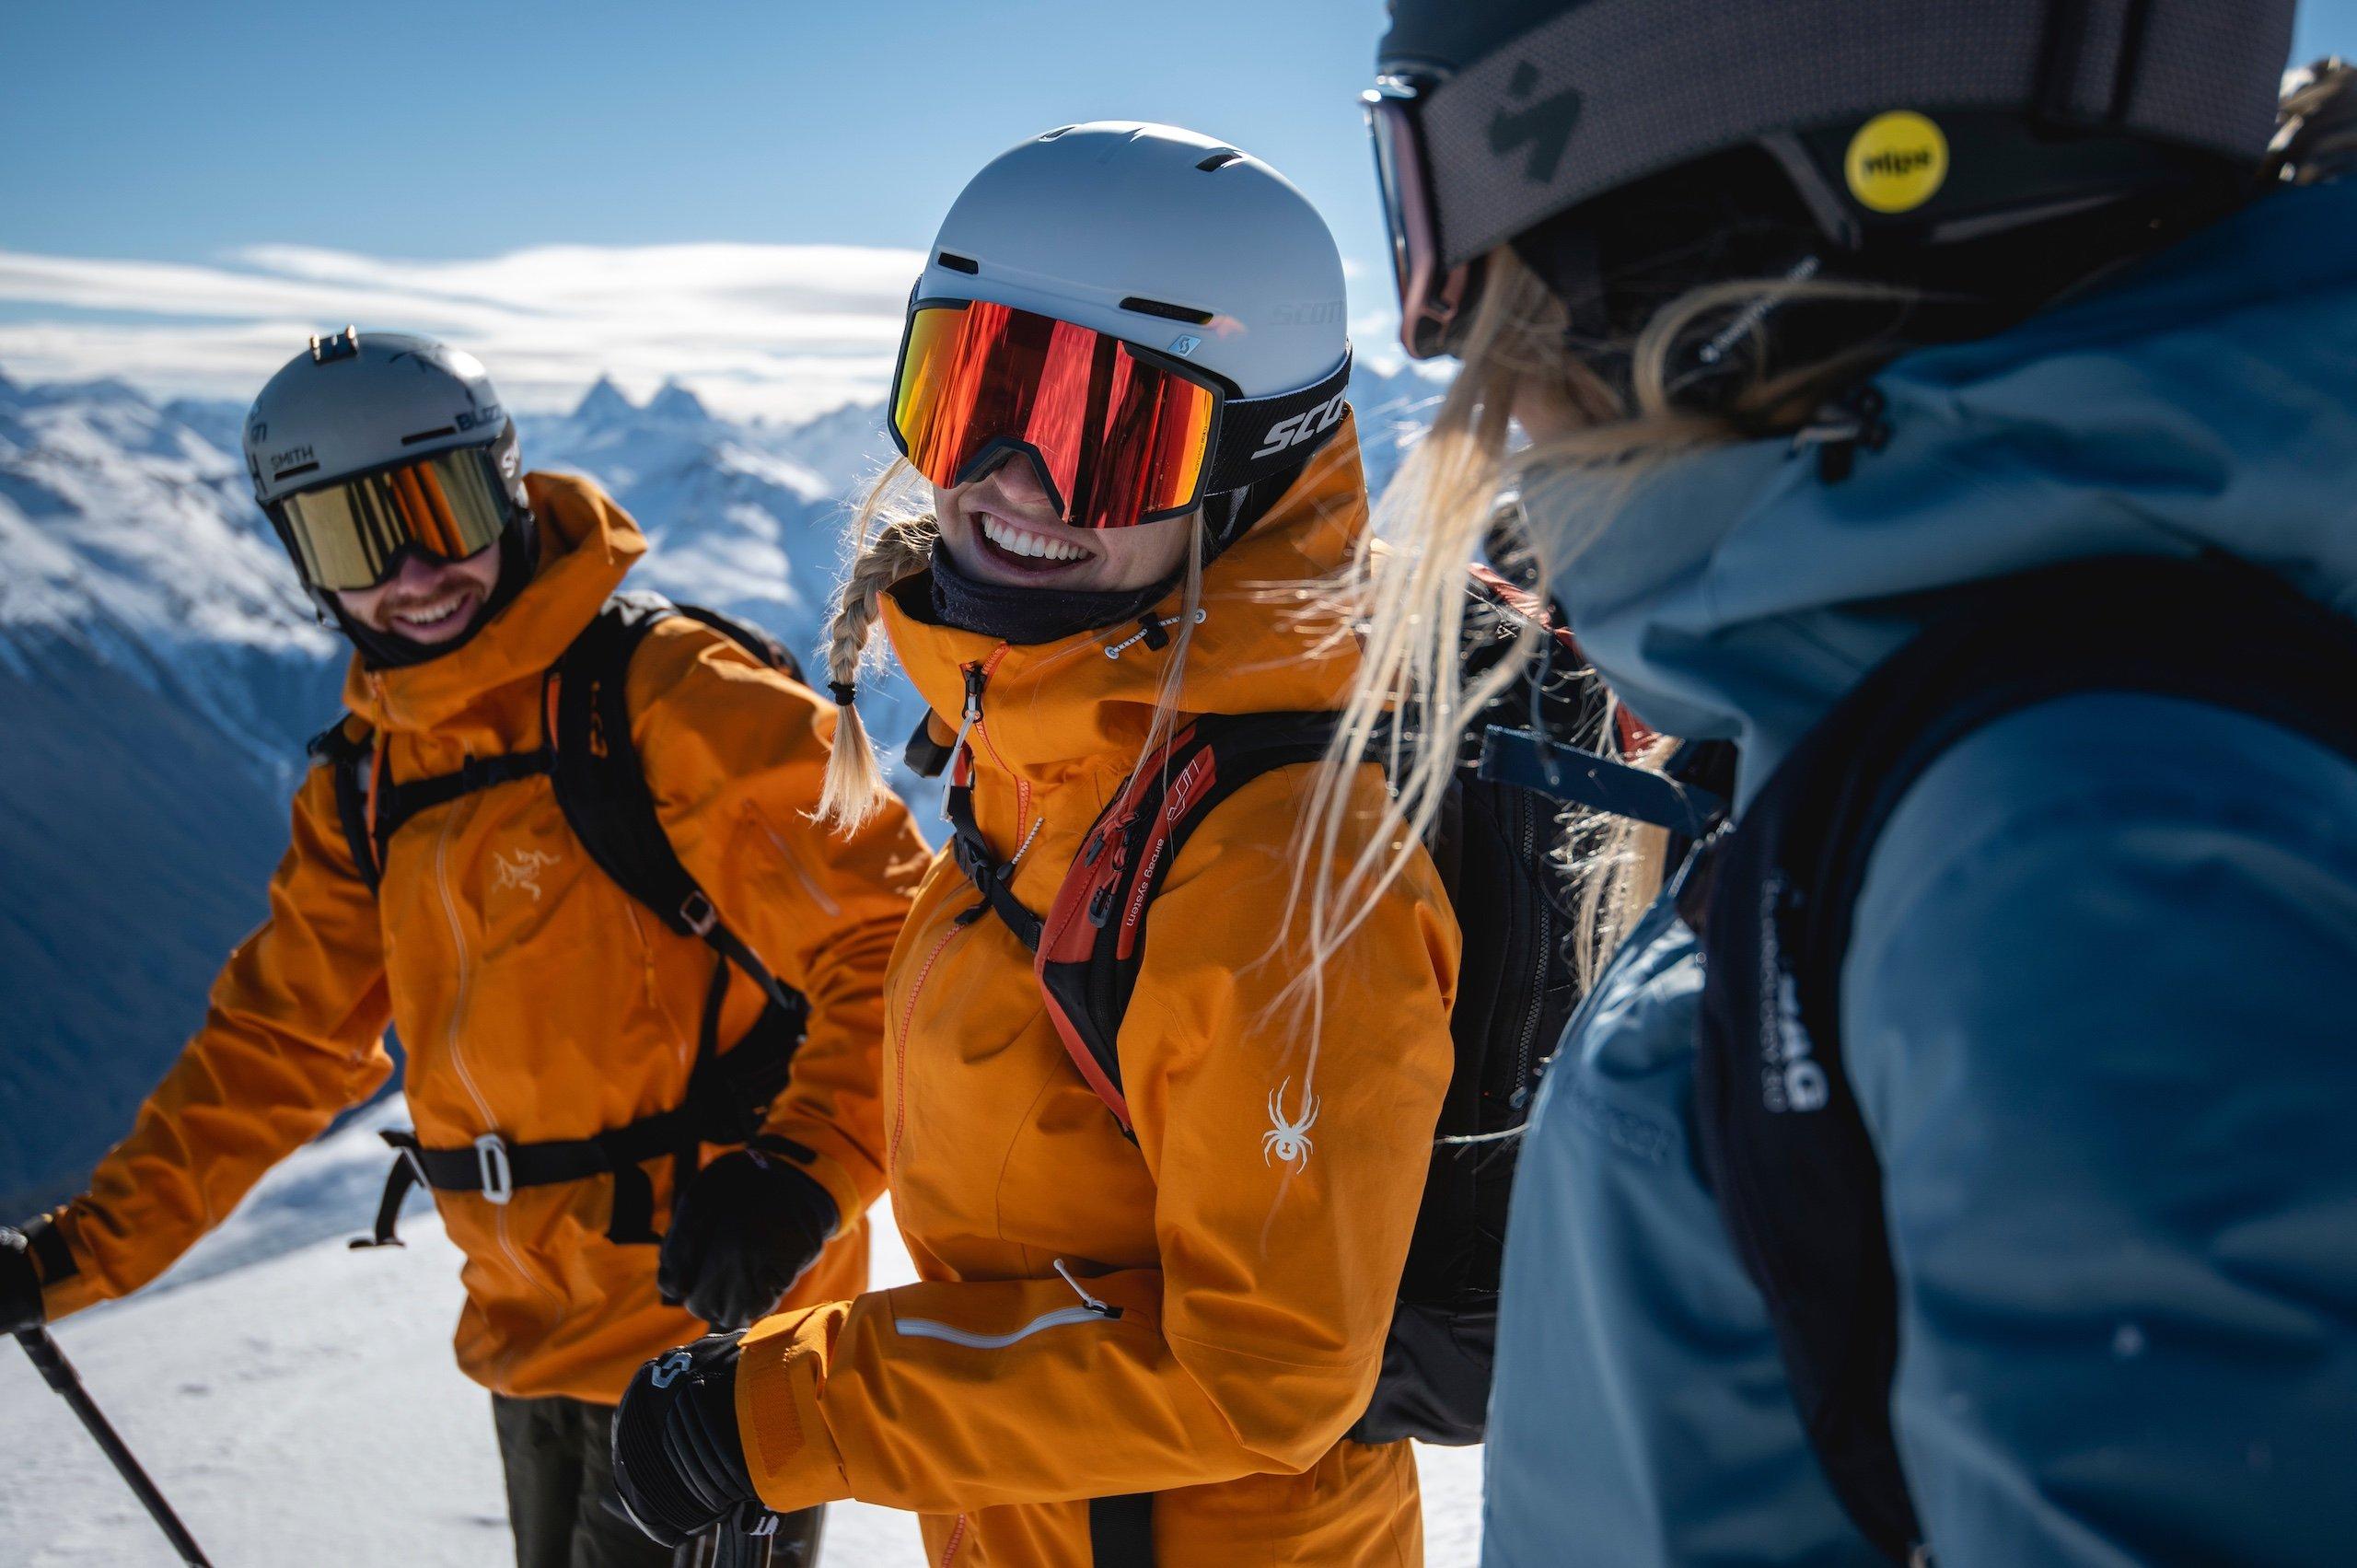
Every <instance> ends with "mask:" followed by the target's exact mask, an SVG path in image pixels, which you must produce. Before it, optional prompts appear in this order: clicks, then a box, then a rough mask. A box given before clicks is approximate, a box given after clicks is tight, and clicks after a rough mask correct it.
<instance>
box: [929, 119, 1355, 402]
mask: <svg viewBox="0 0 2357 1568" xmlns="http://www.w3.org/2000/svg"><path fill="white" fill-rule="evenodd" d="M915 297H916V298H918V299H977V300H987V301H990V302H992V303H994V304H999V305H1005V306H1011V307H1013V308H1016V309H1019V310H1028V311H1032V312H1034V313H1036V314H1039V315H1042V316H1052V317H1054V318H1056V319H1059V320H1065V321H1071V322H1074V323H1075V324H1076V325H1079V326H1084V327H1090V328H1094V329H1095V330H1097V331H1101V332H1107V333H1109V334H1111V335H1112V336H1114V337H1118V338H1120V339H1122V340H1123V341H1125V342H1128V343H1136V344H1138V345H1139V346H1141V347H1144V348H1147V349H1152V350H1155V351H1156V352H1157V353H1161V354H1169V355H1171V356H1172V357H1175V358H1179V359H1183V360H1185V361H1186V362H1187V363H1189V364H1190V365H1193V366H1199V367H1201V368H1202V369H1204V370H1208V371H1210V372H1212V373H1213V375H1215V376H1218V377H1223V378H1225V380H1227V381H1228V382H1230V383H1232V384H1233V385H1234V387H1235V389H1236V391H1237V394H1238V395H1240V396H1242V397H1246V398H1264V397H1271V396H1274V395H1277V394H1280V393H1286V392H1294V391H1298V390H1300V389H1303V388H1306V387H1309V386H1311V385H1313V384H1316V383H1318V382H1320V381H1323V380H1325V379H1327V378H1329V377H1331V376H1332V375H1333V374H1334V372H1335V369H1336V367H1337V366H1340V365H1341V363H1342V362H1343V360H1344V358H1345V357H1346V356H1347V355H1348V354H1349V353H1350V346H1351V345H1350V331H1349V326H1348V322H1347V316H1348V311H1347V308H1346V306H1345V302H1344V297H1343V288H1342V258H1341V252H1340V251H1338V250H1336V249H1335V246H1334V237H1333V235H1332V234H1331V233H1329V231H1328V230H1327V227H1326V221H1325V219H1323V218H1321V217H1319V216H1318V209H1317V208H1315V207H1313V206H1311V205H1310V203H1309V199H1308V198H1307V197H1306V196H1304V195H1303V194H1302V193H1301V192H1299V191H1298V190H1296V189H1295V187H1294V185H1293V182H1292V181H1290V180H1287V179H1285V177H1284V176H1283V175H1282V174H1279V173H1278V172H1277V171H1276V170H1275V169H1273V168H1270V167H1269V166H1268V165H1267V164H1265V163H1262V162H1261V161H1260V159H1259V158H1256V157H1251V156H1250V155H1249V154H1247V153H1243V152H1239V151H1237V149H1236V148H1234V147H1232V146H1229V145H1226V144H1225V143H1224V142H1216V141H1213V140H1212V139H1211V138H1210V137H1208V136H1204V135H1201V134H1197V133H1195V132H1193V131H1182V130H1180V129H1179V128H1178V127H1177V126H1173V125H1147V124H1139V123H1134V122H1125V121H1097V122H1091V123H1089V124H1086V125H1067V126H1064V127H1063V128H1062V129H1061V130H1055V131H1050V132H1048V133H1047V134H1045V135H1041V136H1035V137H1033V138H1032V139H1031V140H1029V141H1028V142H1024V143H1022V144H1021V145H1017V146H1015V147H1012V148H1010V149H1008V150H1007V151H1006V152H1004V153H1002V154H1001V155H999V157H996V158H994V159H993V160H992V161H991V163H990V164H989V166H988V167H986V168H983V170H982V171H981V173H980V174H977V175H976V176H974V178H973V179H972V180H969V181H968V182H967V185H966V189H965V190H964V191H962V192H959V193H958V200H957V203H955V204H954V205H953V206H951V208H950V209H949V215H948V216H947V217H946V218H944V219H943V220H942V224H941V232H940V233H939V234H938V235H937V236H936V237H935V239H934V242H933V252H932V254H931V256H930V257H929V258H928V260H927V261H926V263H925V269H924V273H923V277H921V278H920V279H919V280H918V283H917V288H916V296H915Z"/></svg>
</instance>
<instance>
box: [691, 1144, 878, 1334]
mask: <svg viewBox="0 0 2357 1568" xmlns="http://www.w3.org/2000/svg"><path fill="white" fill-rule="evenodd" d="M839 1218H840V1216H839V1215H838V1214H836V1213H835V1201H834V1200H833V1199H832V1198H830V1197H828V1196H827V1190H826V1189H825V1188H824V1187H821V1186H819V1183H818V1182H817V1181H815V1180H813V1179H811V1178H810V1177H809V1176H807V1174H805V1173H804V1172H803V1171H801V1170H800V1169H798V1168H796V1167H795V1166H793V1165H790V1164H788V1163H787V1162H786V1161H784V1160H783V1159H780V1158H776V1157H774V1156H770V1155H766V1154H763V1153H762V1152H761V1151H760V1150H758V1149H738V1150H737V1151H736V1152H735V1153H733V1154H726V1155H723V1156H720V1157H719V1158H718V1159H716V1160H714V1161H713V1162H712V1163H711V1164H710V1165H708V1166H706V1167H703V1168H702V1170H700V1171H698V1172H697V1173H696V1178H695V1179H694V1180H693V1181H691V1182H689V1183H688V1190H687V1191H685V1192H684V1193H682V1194H680V1197H679V1203H678V1204H677V1206H676V1207H674V1209H673V1210H672V1213H671V1229H670V1233H669V1234H668V1235H667V1236H665V1237H663V1256H662V1260H661V1261H660V1262H659V1263H657V1264H656V1270H655V1288H656V1290H657V1291H659V1292H660V1293H662V1296H663V1299H664V1300H665V1301H668V1302H672V1303H684V1304H685V1305H686V1307H687V1309H688V1310H689V1311H691V1312H692V1313H694V1314H695V1315H696V1316H697V1317H699V1318H702V1319H703V1320H704V1321H705V1322H707V1323H710V1324H711V1325H712V1326H713V1327H714V1328H715V1329H720V1330H728V1329H741V1328H744V1327H745V1326H746V1325H747V1324H749V1323H750V1322H752V1321H753V1320H754V1319H756V1318H763V1317H766V1316H768V1315H769V1314H770V1313H771V1312H772V1311H774V1310H776V1308H777V1304H778V1302H779V1301H780V1300H782V1299H783V1298H784V1295H785V1293H786V1292H787V1291H789V1290H791V1289H793V1288H794V1282H795V1281H796V1280H798V1279H800V1278H801V1277H802V1275H803V1273H804V1272H805V1271H806V1270H807V1269H808V1268H809V1267H810V1265H811V1264H813V1263H815V1262H817V1261H818V1260H819V1249H820V1248H822V1247H824V1246H826V1244H827V1238H828V1237H830V1236H832V1235H834V1234H835V1225H836V1223H837V1221H838V1219H839Z"/></svg>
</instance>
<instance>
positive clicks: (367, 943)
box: [43, 768, 392, 1318]
mask: <svg viewBox="0 0 2357 1568" xmlns="http://www.w3.org/2000/svg"><path fill="white" fill-rule="evenodd" d="M390 1012H391V1009H390V1005H389V1003H388V1001H387V1000H386V990H385V976H384V955H383V935H382V932H381V929H380V927H379V925H378V923H377V901H376V899H375V898H374V896H373V895H371V894H370V892H369V890H368V889H367V887H366V884H365V883H363V882H362V881H361V880H360V877H359V876H358V874H357V873H356V872H355V871H354V867H353V864H352V855H351V854H350V852H349V851H348V850H347V849H346V848H345V845H344V839H343V829H342V828H341V826H340V825H339V824H338V821H337V818H336V809H335V794H334V788H333V784H332V782H331V778H330V776H329V773H328V771H327V770H326V769H324V768H314V769H312V770H311V772H310V774H309V776H308V777H307V778H306V779H305V780H304V781H303V784H302V787H301V789H300V790H298V791H297V792H296V796H295V810H294V832H293V836H292V839H291V841H290V842H289V843H288V845H287V850H286V855H285V858H284V859H283V860H281V861H280V862H279V864H278V870H277V873H276V874H275V875H274V876H273V877H272V878H271V883H270V916H269V918H268V919H267V920H265V921H264V922H263V923H261V926H260V927H259V928H258V929H257V930H256V931H255V932H254V933H253V935H250V936H248V937H247V938H246V939H245V940H244V941H243V942H241V943H239V944H238V948H237V950H236V951H235V952H233V953H231V954H230V955H229V961H228V963H227V964H226V966H224V967H223V969H222V970H221V974H220V978H218V979H217V980H215V981H214V983H213V995H212V1003H211V1006H210V1009H209V1010H208V1012H207V1013H206V1016H205V1020H204V1027H203V1028H202V1029H200V1030H198V1032H197V1034H196V1036H195V1038H194V1039H192V1040H190V1041H189V1043H188V1046H187V1049H185V1050H183V1051H181V1052H180V1060H179V1061H177V1062H175V1063H173V1064H172V1068H171V1071H170V1072H169V1073H168V1074H165V1077H164V1081H163V1082H162V1083H161V1084H159V1085H158V1086H157V1088H156V1090H155V1092H154V1093H153V1094H151V1095H149V1096H148V1097H147V1100H146V1103H145V1104H144V1105H142V1106H141V1107H140V1108H139V1115H138V1119H137V1120H136V1121H134V1123H133V1126H132V1131H131V1135H130V1136H129V1137H127V1138H125V1139H123V1141H122V1143H120V1144H116V1145H115V1146H114V1148H113V1149H112V1150H110V1152H109V1153H108V1155H107V1156H106V1157H105V1158H104V1159H103V1160H101V1161H99V1167H98V1169H97V1171H96V1172H95V1173H94V1174H93V1175H92V1176H91V1179H90V1187H89V1191H87V1192H86V1193H84V1194H83V1195H82V1196H81V1197H79V1198H76V1199H75V1200H74V1201H73V1202H70V1203H68V1204H66V1205H65V1207H64V1209H62V1210H60V1211H59V1215H58V1228H59V1232H60V1234H61V1235H63V1236H64V1238H65V1242H66V1245H67V1246H68V1248H70V1249H72V1252H73V1256H74V1263H75V1269H76V1271H77V1272H75V1274H74V1275H72V1276H71V1277H69V1278H67V1279H64V1280H57V1281H52V1282H50V1283H48V1284H47V1286H46V1287H45V1289H44V1292H43V1301H44V1305H45V1307H46V1308H47V1310H48V1312H49V1315H50V1316H51V1317H52V1318H56V1317H61V1316H63V1315H64V1314H65V1313H68V1312H74V1311H78V1310H79V1309H81V1308H82V1307H87V1306H89V1305H90V1304H91V1303H93V1302H97V1301H106V1300H110V1299H112V1298H113V1297H116V1296H119V1295H127V1294H129V1293H130V1292H132V1291H134V1290H137V1289H138V1288H139V1287H140V1286H142V1285H144V1284H145V1283H147V1282H148V1281H149V1280H152V1279H154V1278H155V1277H156V1276H157V1274H159V1273H161V1272H164V1270H165V1269H167V1268H168V1267H169V1266H170V1265H171V1263H172V1261H173V1260H174V1259H176V1258H178V1257H179V1256H180V1254H181V1253H182V1252H185V1251H186V1250H188V1249H189V1248H190V1246H191V1245H192V1244H193V1243H194V1242H195V1241H196V1239H197V1238H198V1237H201V1236H203V1234H204V1233H205V1232H206V1231H208V1230H210V1229H212V1228H213V1227H214V1226H215V1225H218V1224H220V1223H221V1221H222V1220H224V1219H226V1217H228V1214H229V1211H230V1210H231V1209H233V1208H235V1207H236V1206H237V1204H238V1200H239V1199H240V1198H242V1197H244V1196H245V1195H246V1192H247V1191H248V1190H249V1189H250V1188H251V1187H252V1186H253V1184H254V1183H255V1182H256V1181H258V1180H260V1179H261V1176H262V1173H263V1172H265V1171H267V1170H268V1169H269V1168H270V1167H272V1166H273V1165H275V1164H277V1163H278V1161H280V1160H281V1159H283V1158H284V1157H285V1156H287V1155H289V1154H292V1153H293V1152H294V1151H295V1150H296V1149H298V1148H300V1147H301V1146H302V1145H303V1144H307V1143H308V1142H309V1141H310V1140H311V1139H313V1138H315V1137H317V1136H318V1135H319V1133H320V1132H323V1131H325V1129H326V1128H327V1125H328V1123H329V1122H331V1121H333V1120H334V1119H335V1116H336V1113H337V1112H338V1111H340V1110H343V1109H345V1108H346V1107H348V1106H352V1105H356V1104H358V1103H359V1102H360V1101H362V1100H364V1099H366V1098H368V1097H369V1096H370V1095H371V1094H374V1093H375V1092H376V1091H377V1088H378V1087H379V1086H381V1085H383V1083H384V1082H385V1079H386V1078H387V1077H388V1076H389V1075H390V1074H391V1072H392V1061H391V1059H390V1058H389V1057H388V1056H387V1055H386V1053H385V1047H384V1032H385V1025H386V1023H387V1021H388V1019H389V1016H390Z"/></svg>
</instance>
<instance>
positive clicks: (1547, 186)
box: [1368, 0, 2294, 354]
mask: <svg viewBox="0 0 2357 1568" xmlns="http://www.w3.org/2000/svg"><path fill="white" fill-rule="evenodd" d="M2293 9H2294V3H2293V0H1907V3H1906V4H1898V3H1896V0H1775V3H1774V4H1765V3H1758V0H1742V3H1736V4H1729V3H1728V0H1490V3H1487V4H1480V5H1470V4H1467V3H1465V0H1393V4H1392V6H1391V17H1390V28H1389V30H1388V31H1387V33H1386V35H1385V36H1384V39H1383V41H1382V43H1381V45H1380V47H1379V48H1378V51H1377V55H1376V70H1377V75H1378V79H1379V86H1378V87H1377V90H1376V93H1373V94H1370V95H1368V96H1369V99H1370V100H1371V103H1370V107H1371V112H1373V113H1374V114H1375V115H1376V139H1377V153H1378V160H1379V162H1380V163H1381V164H1382V166H1383V172H1384V176H1385V187H1386V192H1385V193H1386V199H1387V206H1388V208H1389V209H1390V213H1391V217H1392V223H1393V238H1394V259H1395V261H1397V262H1398V263H1399V274H1400V276H1399V281H1400V285H1401V294H1402V303H1403V313H1404V314H1405V315H1406V317H1407V320H1406V322H1405V325H1404V326H1403V336H1404V337H1405V338H1406V339H1407V340H1408V344H1409V347H1410V349H1411V352H1416V353H1419V354H1433V353H1436V352H1440V351H1441V350H1442V348H1443V346H1444V343H1445V341H1446V339H1447V338H1448V336H1449V335H1450V332H1451V331H1452V329H1453V327H1454V325H1455V324H1456V323H1457V321H1458V320H1461V318H1462V314H1463V309H1462V308H1463V306H1464V305H1465V304H1467V303H1469V297H1470V287H1471V285H1470V282H1469V279H1468V277H1467V275H1466V269H1467V268H1468V267H1469V265H1470V264H1472V263H1475V262H1477V261H1479V259H1480V257H1482V256H1483V255H1485V254H1486V253H1488V252H1489V251H1490V250H1492V249H1493V248H1495V247H1496V246H1499V245H1501V244H1504V243H1506V242H1508V241H1510V240H1515V239H1517V238H1522V237H1525V236H1527V235H1528V234H1530V233H1531V232H1532V231H1533V230H1535V229H1537V228H1538V227H1539V226H1542V225H1545V224H1548V223H1549V222H1550V220H1555V219H1559V218H1561V217H1562V215H1566V214H1572V213H1574V212H1576V211H1577V210H1579V209H1581V208H1583V207H1585V206H1586V205H1587V204H1589V203H1597V202H1599V201H1601V200H1603V199H1606V198H1609V197H1611V196H1612V195H1614V194H1615V193H1617V192H1625V191H1627V190H1629V189H1631V187H1634V186H1638V185H1640V184H1641V183H1643V182H1645V181H1647V180H1656V179H1658V178H1659V177H1662V176H1665V175H1667V174H1671V173H1672V172H1674V171H1678V170H1681V169H1691V168H1698V167H1700V166H1704V165H1706V164H1708V163H1709V162H1710V160H1713V159H1716V158H1720V157H1723V155H1727V154H1730V153H1734V152H1736V151H1738V150H1750V151H1751V152H1752V153H1753V154H1754V155H1755V156H1754V157H1752V158H1750V159H1748V160H1731V161H1727V162H1725V163H1724V164H1721V165H1719V166H1718V167H1719V168H1722V169H1724V171H1725V172H1726V173H1727V174H1728V175H1730V176H1731V177H1734V178H1737V179H1739V180H1740V181H1741V182H1742V183H1744V184H1746V185H1749V184H1753V183H1757V184H1759V185H1762V186H1776V187H1781V188H1780V189H1775V190H1761V191H1759V192H1756V194H1757V196H1758V198H1759V203H1762V204H1764V205H1766V206H1767V207H1769V208H1770V209H1771V210H1772V211H1775V212H1776V213H1778V214H1779V215H1781V214H1782V213H1783V212H1785V211H1794V212H1797V213H1798V214H1800V215H1802V216H1803V217H1804V220H1805V222H1806V223H1807V224H1808V225H1809V226H1811V227H1813V228H1814V229H1815V230H1817V237H1818V239H1819V242H1820V246H1821V248H1822V249H1823V250H1826V251H1827V253H1828V254H1829V255H1851V256H1858V257H1868V256H1871V257H1877V258H1882V259H1884V262H1885V264H1884V265H1882V266H1876V265H1873V264H1868V265H1864V266H1859V267H1852V268H1850V269H1847V270H1849V271H1851V272H1853V273H1867V274H1869V275H1872V274H1875V273H1887V272H1890V271H1898V272H1901V273H1903V272H1904V271H1905V266H1904V264H1903V263H1892V262H1890V261H1888V259H1890V258H1894V257H1899V256H1909V255H1911V256H1921V255H1922V254H1924V253H1925V252H1927V251H1930V250H1936V249H1938V248H1941V247H1945V246H1950V245H1969V244H1973V243H1976V242H1979V241H1981V240H1985V239H1987V238H1990V237H1991V236H1992V235H1998V234H2003V233H2005V232H2007V231H2011V230H2019V229H2022V228H2024V227H2026V226H2033V225H2037V224H2039V223H2041V222H2043V221H2046V220H2048V219H2052V218H2057V217H2064V216H2068V215H2072V214H2074V213H2081V212H2085V211H2088V210H2090V209H2092V208H2095V207H2099V206H2102V205H2106V204H2108V203H2117V202H2119V200H2121V199H2122V198H2125V197H2131V196H2134V195H2136V194H2138V193H2139V192H2145V191H2149V190H2151V189H2153V188H2154V187H2155V186H2160V185H2165V184H2168V183H2171V182H2173V181H2183V180H2188V179H2189V178H2200V179H2208V180H2216V179H2219V178H2231V177H2233V176H2234V175H2235V174H2239V176H2240V177H2241V178H2242V179H2243V180H2245V181H2246V182H2247V180H2248V178H2249V175H2250V174H2251V173H2252V171H2254V170H2256V169H2257V168H2258V166H2259V164H2260V162H2261V160H2262V159H2263V158H2264V157H2265V154H2266V151H2267V145H2268V141H2269V138H2270V135H2271V134H2272V132H2273V129H2274V125H2275V105H2276V99H2277V95H2278V91H2279V85H2280V82H2281V79H2282V70H2283V65H2284V62H2285V58H2286V56H2287V54H2288V53H2289V52H2290V48H2291V41H2292V23H2293ZM1762 174H1764V176H1765V178H1764V179H1760V178H1759V176H1761V175H1762ZM1689 194H1690V192H1689ZM1714 194H1715V195H1716V196H1718V197H1721V198H1724V201H1725V202H1726V203H1732V205H1733V207H1734V208H1735V210H1736V211H1738V212H1739V211H1740V210H1741V209H1742V207H1743V206H1744V204H1745V203H1746V202H1747V199H1748V198H1749V197H1750V196H1752V195H1753V194H1754V192H1748V191H1744V190H1737V191H1734V192H1715V193H1714ZM1706 204H1709V203H1706ZM1708 221H1710V222H1712V223H1713V224H1718V225H1721V226H1724V222H1725V221H1726V214H1725V212H1724V211H1720V212H1715V213H1713V215H1711V216H1710V218H1709V220H1708Z"/></svg>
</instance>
